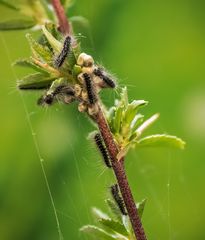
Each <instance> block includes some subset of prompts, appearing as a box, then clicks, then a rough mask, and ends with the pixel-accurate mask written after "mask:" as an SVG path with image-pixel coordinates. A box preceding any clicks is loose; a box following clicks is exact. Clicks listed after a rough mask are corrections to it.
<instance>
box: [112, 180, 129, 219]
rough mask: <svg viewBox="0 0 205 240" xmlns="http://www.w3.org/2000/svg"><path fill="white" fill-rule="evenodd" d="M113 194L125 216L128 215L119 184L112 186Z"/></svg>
mask: <svg viewBox="0 0 205 240" xmlns="http://www.w3.org/2000/svg"><path fill="white" fill-rule="evenodd" d="M111 194H112V196H113V199H114V200H115V202H116V203H117V205H118V207H119V209H120V211H121V213H122V214H123V215H127V212H126V210H125V205H124V201H123V199H122V197H121V196H120V192H119V187H118V185H117V184H114V185H112V186H111Z"/></svg>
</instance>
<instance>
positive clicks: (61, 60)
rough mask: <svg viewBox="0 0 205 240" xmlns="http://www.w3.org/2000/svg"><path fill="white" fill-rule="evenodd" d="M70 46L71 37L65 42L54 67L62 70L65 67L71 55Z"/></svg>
mask: <svg viewBox="0 0 205 240" xmlns="http://www.w3.org/2000/svg"><path fill="white" fill-rule="evenodd" d="M70 45H71V37H70V36H67V37H66V38H65V40H64V43H63V48H62V50H61V52H60V54H59V55H58V56H57V58H56V59H55V62H54V65H55V66H56V67H57V68H60V67H61V66H62V65H63V63H64V61H65V59H66V57H67V56H68V54H69V53H70Z"/></svg>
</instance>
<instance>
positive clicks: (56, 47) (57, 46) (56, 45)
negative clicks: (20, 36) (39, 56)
mask: <svg viewBox="0 0 205 240" xmlns="http://www.w3.org/2000/svg"><path fill="white" fill-rule="evenodd" d="M42 31H43V33H44V35H45V36H46V38H47V40H48V42H49V43H50V45H51V47H52V48H53V49H54V50H55V51H56V52H57V53H60V51H61V48H62V46H63V45H62V43H61V42H60V41H58V40H57V39H56V38H55V37H54V36H53V35H52V34H51V33H50V32H49V31H48V30H47V29H46V27H45V26H42Z"/></svg>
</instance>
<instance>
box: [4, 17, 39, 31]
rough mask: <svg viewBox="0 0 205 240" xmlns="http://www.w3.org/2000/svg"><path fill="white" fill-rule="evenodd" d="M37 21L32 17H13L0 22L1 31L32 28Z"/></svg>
mask: <svg viewBox="0 0 205 240" xmlns="http://www.w3.org/2000/svg"><path fill="white" fill-rule="evenodd" d="M35 25H36V23H35V22H34V21H33V20H32V19H13V20H8V21H4V22H0V30H1V31H9V30H23V29H28V28H32V27H34V26H35Z"/></svg>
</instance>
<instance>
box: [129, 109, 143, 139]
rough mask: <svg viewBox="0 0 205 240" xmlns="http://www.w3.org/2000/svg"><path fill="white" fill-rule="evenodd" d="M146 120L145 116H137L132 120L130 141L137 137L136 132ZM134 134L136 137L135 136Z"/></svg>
mask: <svg viewBox="0 0 205 240" xmlns="http://www.w3.org/2000/svg"><path fill="white" fill-rule="evenodd" d="M143 119H144V115H142V114H140V113H139V114H137V115H135V117H134V119H133V120H132V122H131V124H130V128H131V136H130V139H129V140H130V141H131V140H133V139H134V137H135V136H136V134H135V131H136V129H137V128H138V126H139V125H140V124H141V123H142V122H143ZM133 133H134V135H133Z"/></svg>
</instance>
